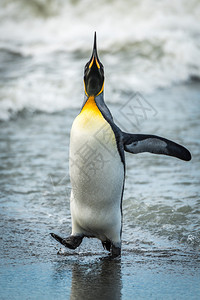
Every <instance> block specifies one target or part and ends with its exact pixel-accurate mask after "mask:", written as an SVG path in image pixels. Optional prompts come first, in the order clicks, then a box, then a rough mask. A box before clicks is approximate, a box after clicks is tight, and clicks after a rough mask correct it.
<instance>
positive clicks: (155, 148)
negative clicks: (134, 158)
mask: <svg viewBox="0 0 200 300" xmlns="http://www.w3.org/2000/svg"><path fill="white" fill-rule="evenodd" d="M122 134H123V143H124V150H125V151H127V152H130V153H134V154H136V153H141V152H150V153H155V154H163V155H169V156H174V157H177V158H180V159H182V160H186V161H189V160H190V159H191V154H190V152H189V151H188V150H187V149H186V148H185V147H183V146H181V145H179V144H177V143H174V142H172V141H170V140H167V139H165V138H163V137H160V136H156V135H146V134H129V133H126V132H122Z"/></svg>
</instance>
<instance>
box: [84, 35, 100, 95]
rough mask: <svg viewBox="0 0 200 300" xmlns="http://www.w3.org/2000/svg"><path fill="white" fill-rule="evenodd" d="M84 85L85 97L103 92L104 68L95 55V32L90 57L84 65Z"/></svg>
mask: <svg viewBox="0 0 200 300" xmlns="http://www.w3.org/2000/svg"><path fill="white" fill-rule="evenodd" d="M84 84H85V93H86V95H87V96H97V95H99V94H100V93H101V92H102V91H103V86H104V68H103V65H102V63H101V62H100V60H99V58H98V54H97V43H96V32H95V34H94V46H93V51H92V56H91V58H90V60H89V62H88V63H87V64H86V65H85V73H84Z"/></svg>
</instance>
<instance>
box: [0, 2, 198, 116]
mask: <svg viewBox="0 0 200 300" xmlns="http://www.w3.org/2000/svg"><path fill="white" fill-rule="evenodd" d="M199 16H200V3H199V1H198V0H191V1H186V0H174V1H168V0H162V1H160V0H149V1H146V0H141V1H137V0H136V1H131V0H126V1H118V0H117V1H111V0H103V1H98V2H94V1H92V0H84V1H78V0H75V1H72V0H71V1H65V0H31V1H26V0H16V1H12V0H1V10H0V71H1V77H0V88H1V91H0V93H1V94H0V108H1V109H0V119H1V120H8V119H9V118H10V117H12V116H13V115H15V114H16V113H17V112H19V111H22V110H24V109H25V110H27V109H29V110H31V111H44V112H55V111H61V110H63V109H66V108H70V107H80V97H81V94H83V83H82V77H83V67H84V65H85V63H86V62H87V61H88V59H89V57H90V55H91V50H92V43H93V34H94V31H95V30H96V31H97V39H98V48H99V55H100V58H101V60H102V62H103V64H104V67H105V72H106V87H105V91H106V98H107V101H108V103H109V102H112V103H115V102H117V101H119V99H120V93H121V92H124V91H126V92H127V91H128V92H130V91H135V90H137V91H138V90H139V91H142V92H143V93H144V92H152V91H155V90H156V89H158V88H165V87H169V86H173V85H175V84H179V83H182V82H187V81H189V80H191V79H199V76H200V59H199V57H200V20H199V19H200V17H199Z"/></svg>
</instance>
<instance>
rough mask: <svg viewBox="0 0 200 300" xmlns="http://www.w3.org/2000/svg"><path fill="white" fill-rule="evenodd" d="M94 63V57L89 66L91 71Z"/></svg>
mask: <svg viewBox="0 0 200 300" xmlns="http://www.w3.org/2000/svg"><path fill="white" fill-rule="evenodd" d="M93 62H94V56H93V58H92V61H91V63H90V65H89V69H90V68H91V67H92V65H93Z"/></svg>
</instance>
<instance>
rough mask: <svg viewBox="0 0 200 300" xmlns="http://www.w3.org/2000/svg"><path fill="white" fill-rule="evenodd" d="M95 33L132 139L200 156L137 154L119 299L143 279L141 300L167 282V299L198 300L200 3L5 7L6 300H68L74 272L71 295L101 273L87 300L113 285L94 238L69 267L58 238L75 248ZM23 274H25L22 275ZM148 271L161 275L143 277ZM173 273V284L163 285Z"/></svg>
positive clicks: (0, 103)
mask: <svg viewBox="0 0 200 300" xmlns="http://www.w3.org/2000/svg"><path fill="white" fill-rule="evenodd" d="M94 31H96V32H97V47H98V53H99V58H100V60H101V62H102V63H103V65H104V70H105V77H106V78H105V102H106V103H107V105H108V106H109V108H110V110H111V111H112V113H113V117H114V120H115V122H116V123H117V124H118V125H119V126H120V127H121V128H122V129H123V130H125V131H127V132H132V133H148V134H157V135H160V136H164V137H166V138H169V139H171V140H174V141H176V142H178V143H181V144H183V145H184V146H185V147H187V148H188V149H189V150H190V151H191V153H192V160H191V161H190V162H184V161H181V160H178V159H175V158H172V157H166V156H155V155H151V154H147V153H143V154H138V155H131V154H127V155H126V162H127V173H126V174H127V175H126V185H125V193H124V200H123V215H124V216H123V223H124V225H123V235H122V240H123V244H122V260H121V264H118V265H117V267H116V265H115V264H114V265H112V264H111V265H109V268H111V270H110V272H111V273H109V272H108V273H107V271H106V272H104V273H103V278H107V277H106V276H108V277H109V274H114V275H113V278H114V277H115V278H117V283H116V287H119V289H120V291H119V292H118V298H113V299H121V295H122V297H123V299H130V294H131V295H132V291H133V290H134V291H135V289H134V287H133V286H132V285H131V282H133V281H134V282H135V285H136V286H137V293H138V294H137V295H140V296H141V295H142V296H141V297H140V298H136V299H150V298H151V296H152V293H154V292H155V291H158V290H159V287H161V282H163V286H162V288H160V290H159V292H160V294H159V292H158V294H157V295H158V297H157V298H159V299H164V298H163V290H165V295H166V299H172V298H173V299H175V298H177V299H178V298H180V299H197V298H195V297H196V295H197V291H198V292H199V293H200V291H199V278H198V274H199V273H198V272H196V270H197V269H198V268H199V250H200V209H199V207H200V193H199V192H200V191H199V186H200V159H199V155H200V1H198V0H190V1H188V0H173V1H168V0H162V1H161V0H148V1H146V0H135V1H131V0H125V1H119V0H116V1H111V0H101V1H93V0H84V1H79V0H74V1H72V0H71V1H66V0H28V1H27V0H15V1H12V0H0V160H1V163H0V253H1V255H0V263H1V272H2V274H3V275H2V276H3V277H2V278H3V279H2V281H1V282H2V284H3V286H4V289H2V291H1V293H2V298H5V299H6V297H8V295H10V293H12V295H13V298H15V299H17V298H16V297H17V296H16V295H19V299H25V298H26V299H27V298H29V297H30V294H31V292H30V291H32V292H33V294H32V295H36V296H35V299H39V298H40V296H41V293H42V292H43V293H44V299H46V298H47V296H48V299H51V298H52V299H53V297H54V296H55V297H56V298H57V295H58V293H59V297H60V299H66V294H68V295H69V294H70V282H71V280H72V279H71V274H73V276H72V277H73V280H72V281H73V284H72V292H71V294H73V293H75V292H76V290H77V287H78V286H79V285H80V283H81V282H82V283H83V286H85V282H86V280H88V282H91V284H92V283H93V281H91V278H90V277H87V276H88V274H90V273H88V272H89V271H88V270H92V272H93V273H94V274H96V281H94V283H93V284H94V285H93V286H90V287H91V288H90V289H89V290H87V287H86V290H83V291H85V296H84V297H85V298H84V299H86V298H87V297H88V295H89V293H90V291H91V290H94V291H95V287H96V284H97V282H98V283H99V284H100V286H99V290H100V291H101V290H102V289H103V288H104V287H105V285H104V284H103V283H104V282H103V281H101V278H102V277H101V274H102V273H101V268H102V270H107V265H106V267H105V266H103V267H102V266H101V265H100V264H99V260H98V258H99V257H101V256H104V255H105V252H103V249H102V246H101V244H100V242H99V241H97V240H92V241H91V240H89V241H88V240H87V239H85V241H84V242H83V244H82V245H81V247H80V248H78V249H77V251H76V252H75V254H74V252H71V251H70V250H66V251H67V255H68V256H67V257H66V256H65V257H64V258H63V257H60V258H59V257H58V256H57V251H58V250H59V248H60V245H58V244H57V243H56V242H55V241H53V240H52V239H51V238H50V235H49V233H50V232H52V231H53V232H55V233H57V234H60V235H61V236H67V235H68V234H69V233H70V231H71V217H70V206H69V198H70V192H71V186H70V180H69V171H68V154H69V139H70V128H71V125H72V122H73V119H74V118H75V117H76V115H77V114H78V113H79V111H80V108H81V106H82V103H83V99H84V88H83V70H84V66H85V64H86V62H87V61H88V60H89V59H90V56H91V53H92V47H93V37H94ZM61 252H62V251H61ZM77 261H78V262H79V263H80V265H76V263H77ZM144 262H145V264H143V263H144ZM33 263H34V264H33ZM39 263H43V265H42V267H41V266H40V265H39V266H38V265H37V264H39ZM47 263H49V264H47ZM135 263H138V265H137V266H138V270H135V269H134V267H135ZM30 264H32V265H30ZM44 264H45V265H44ZM92 264H94V267H91V265H92ZM18 265H20V267H19V268H18V269H14V270H17V272H16V273H14V272H13V271H12V267H13V266H15V267H16V266H18ZM23 265H29V267H30V268H29V267H26V268H25V269H24V267H22V266H23ZM9 266H10V267H9ZM77 266H78V267H77ZM144 266H145V267H146V266H147V268H148V267H149V268H150V273H148V272H147V273H145V274H146V275H144V272H145V271H144ZM6 268H7V269H6ZM16 268H17V267H16ZM45 268H46V269H45ZM79 269H80V270H79ZM41 270H46V273H41ZM95 270H96V271H95ZM117 270H118V271H117ZM198 271H199V269H198ZM95 272H96V273H95ZM116 272H118V273H117V276H115V275H116ZM121 272H122V273H121ZM156 272H157V275H155V274H156ZM162 272H164V273H165V272H166V274H169V277H165V276H164V275H163V276H164V277H163V278H160V274H161V273H162ZM188 272H189V273H188ZM172 273H173V276H174V277H173V276H172V277H171V274H172ZM14 274H15V275H14ZM17 274H20V275H19V276H18V275H17ZM77 274H78V276H77ZM81 274H82V275H83V276H82V277H81ZM106 274H107V275H106ZM130 274H131V275H130ZM134 274H137V278H134V276H135V275H134ZM138 274H139V275H138ZM162 274H163V273H162ZM185 274H187V276H186V277H184V276H185ZM188 274H192V275H191V277H190V280H188V276H190V275H188ZM194 274H196V275H194ZM118 275H119V276H118ZM154 275H155V277H154ZM99 276H100V277H99ZM156 276H157V277H156ZM166 276H168V275H166ZM180 276H182V277H181V278H182V279H181V278H180ZM195 276H196V277H195ZM33 277H34V278H33ZM8 278H9V280H8ZM27 278H32V280H31V281H30V280H29V279H28V280H27ZM65 278H68V282H69V284H68V286H67V292H66V290H65V288H64V289H60V287H65V286H66V283H65ZM81 278H82V281H80V280H81ZM144 278H145V281H144ZM171 278H174V280H172V279H171ZM76 279H77V280H76ZM176 279H177V281H176ZM45 280H46V281H45ZM108 280H110V279H109V278H108ZM149 280H150V282H149ZM151 280H152V281H151ZM170 280H171V281H170ZM24 281H25V282H26V286H24ZM172 281H173V282H172ZM44 282H46V286H45V285H44ZM148 282H149V285H148ZM155 283H156V284H157V285H156V284H155ZM21 284H23V287H24V289H23V288H21V287H22V285H21ZM78 284H79V285H78ZM173 284H174V285H173ZM172 285H173V287H174V289H172V288H171V287H172ZM122 286H123V289H122V291H121V288H122ZM25 287H26V289H25ZM38 287H40V288H38ZM111 287H112V285H111ZM144 287H145V288H144ZM153 289H154V290H153ZM61 290H62V293H61ZM81 290H82V288H81ZM110 290H111V291H113V290H114V289H110ZM135 292H136V291H135ZM37 293H38V294H37ZM140 293H141V294H140ZM144 293H149V294H148V296H147V295H146V296H145V295H144ZM171 293H173V296H172V295H171ZM176 293H177V295H178V296H177V297H176ZM192 294H194V295H195V297H194V298H192V297H191V295H192ZM53 295H54V296H53ZM45 297H46V298H45ZM54 299H55V298H54ZM72 299H76V297H75V298H73V297H72ZM88 299H89V298H88ZM107 299H111V297H110V296H109V297H108V298H107ZM154 299H155V298H154Z"/></svg>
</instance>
